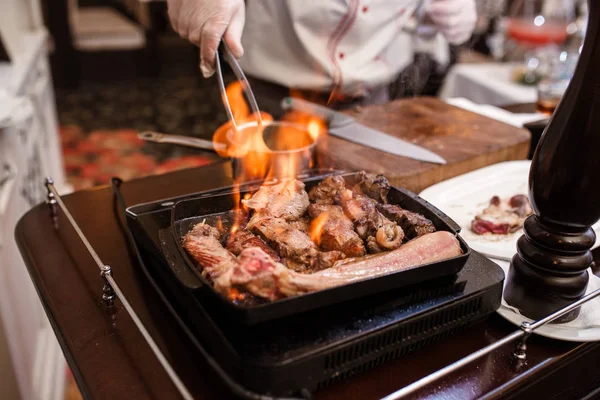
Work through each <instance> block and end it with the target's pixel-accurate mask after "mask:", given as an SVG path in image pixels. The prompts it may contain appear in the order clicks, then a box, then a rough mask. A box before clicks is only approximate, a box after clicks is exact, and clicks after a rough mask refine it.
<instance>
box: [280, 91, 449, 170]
mask: <svg viewBox="0 0 600 400" xmlns="http://www.w3.org/2000/svg"><path fill="white" fill-rule="evenodd" d="M281 107H282V108H283V109H284V110H297V111H302V112H305V113H307V114H312V115H315V116H317V117H319V118H321V119H323V120H325V121H326V122H327V123H328V124H329V133H330V134H331V135H333V136H337V137H340V138H342V139H346V140H348V141H350V142H354V143H357V144H361V145H363V146H366V147H370V148H372V149H376V150H380V151H383V152H386V153H390V154H394V155H397V156H402V157H408V158H412V159H415V160H419V161H426V162H430V163H435V164H446V160H445V159H444V158H442V157H440V156H439V155H438V154H436V153H434V152H432V151H430V150H427V149H426V148H424V147H421V146H419V145H416V144H414V143H410V142H407V141H406V140H402V139H400V138H397V137H394V136H391V135H388V134H387V133H383V132H381V131H378V130H376V129H373V128H369V127H367V126H365V125H363V124H361V123H358V122H357V121H356V120H355V119H354V118H352V117H351V116H349V115H346V114H343V113H340V112H337V111H334V110H332V109H330V108H327V107H323V106H320V105H318V104H314V103H311V102H309V101H306V100H302V99H297V98H292V97H286V98H284V99H283V101H282V103H281Z"/></svg>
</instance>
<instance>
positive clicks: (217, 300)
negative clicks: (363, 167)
mask: <svg viewBox="0 0 600 400" xmlns="http://www.w3.org/2000/svg"><path fill="white" fill-rule="evenodd" d="M342 176H343V177H344V179H346V181H347V183H348V185H352V184H353V182H354V181H356V179H357V175H356V174H345V175H342ZM322 179H323V178H318V179H307V180H305V181H304V182H305V184H306V189H307V190H310V188H311V187H312V186H315V185H317V184H318V183H319V182H320V181H321V180H322ZM246 193H252V191H244V190H242V191H241V193H240V196H242V197H243V196H244V194H246ZM388 200H389V203H391V204H397V205H399V206H401V207H402V208H404V209H406V210H409V211H414V212H418V213H420V214H423V215H424V216H425V217H427V218H429V219H430V220H431V221H432V222H433V224H434V225H435V227H436V229H437V230H443V231H449V232H452V233H454V234H455V235H457V237H458V240H459V241H460V244H461V248H462V250H463V254H462V255H460V256H457V257H453V258H450V259H447V260H443V261H439V262H435V263H430V264H425V265H420V266H416V267H412V268H407V269H404V270H401V271H398V272H394V273H390V274H387V275H384V276H379V277H374V278H370V279H366V280H363V281H359V282H354V283H351V284H348V285H344V286H339V287H335V288H331V289H327V290H322V291H318V292H313V293H307V294H303V295H300V296H295V297H289V298H285V299H281V300H277V301H273V302H264V301H256V302H250V303H233V302H231V301H230V300H229V299H226V298H225V297H223V296H222V295H220V294H219V293H217V292H216V291H215V290H214V288H213V287H212V285H211V283H210V282H208V281H207V280H206V279H205V278H204V277H202V276H201V274H200V270H201V268H198V265H197V264H196V262H195V260H192V259H191V257H189V256H188V254H187V252H186V251H185V250H184V249H183V248H182V246H181V238H182V237H183V236H184V235H185V234H186V233H187V232H188V231H189V230H190V229H191V228H192V227H193V226H194V225H195V224H197V223H199V222H202V221H203V220H204V219H207V218H210V217H211V216H214V214H218V213H223V212H227V211H230V210H232V209H233V208H234V203H233V202H234V198H233V196H232V195H231V193H221V194H217V195H212V196H202V197H198V198H191V199H190V198H188V199H185V200H182V201H179V202H177V203H175V204H174V205H173V207H172V210H171V226H170V231H171V232H170V233H171V236H172V239H171V241H170V242H171V243H170V244H168V248H170V249H171V254H169V255H168V256H169V257H171V258H173V259H179V260H178V261H174V262H171V263H170V264H171V265H172V266H173V265H178V268H185V269H186V271H179V270H178V271H174V272H175V275H176V276H177V277H178V278H179V280H180V281H181V283H182V284H184V285H185V286H186V287H187V288H188V289H190V290H193V291H194V292H196V295H197V296H199V297H202V301H204V302H209V303H211V305H212V306H214V307H216V308H217V309H219V310H220V311H221V312H224V313H226V314H225V315H227V316H228V318H231V319H233V320H236V321H237V322H238V323H241V324H243V325H253V324H257V323H261V322H265V321H270V320H274V319H278V318H282V317H286V316H290V315H293V314H297V313H300V312H304V311H309V310H314V309H317V308H321V307H325V306H330V305H333V304H337V303H341V302H344V301H348V300H351V299H356V298H359V297H363V296H368V295H372V294H375V293H379V292H384V291H388V290H391V289H397V288H401V287H405V286H409V285H415V284H419V283H421V282H425V281H429V280H432V279H436V278H441V277H445V276H451V275H455V274H457V273H458V272H459V271H460V270H461V269H462V268H463V266H464V265H465V262H466V260H467V258H468V257H469V255H470V253H471V250H470V249H469V247H468V246H467V244H466V243H465V242H464V240H462V238H461V237H460V236H458V232H459V230H460V227H459V225H457V224H456V223H455V222H454V221H452V220H451V219H450V218H449V217H447V216H446V215H445V214H444V213H442V212H441V211H439V210H438V209H436V208H435V207H434V206H432V205H431V204H429V203H427V202H426V201H425V200H423V199H421V198H420V197H418V196H417V195H415V194H414V193H412V192H410V191H408V190H404V189H397V188H392V189H391V190H390V192H389V194H388ZM164 236H165V235H164V232H163V239H161V240H163V241H167V242H168V241H169V240H168V238H166V237H164ZM166 236H168V235H166Z"/></svg>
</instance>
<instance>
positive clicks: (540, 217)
mask: <svg viewBox="0 0 600 400" xmlns="http://www.w3.org/2000/svg"><path fill="white" fill-rule="evenodd" d="M588 4H589V21H588V28H587V33H586V38H585V41H584V45H583V50H582V52H581V55H580V58H579V62H578V64H577V68H576V70H575V74H574V75H573V78H572V79H571V82H570V84H569V87H568V89H567V91H566V92H565V94H564V96H563V98H562V100H561V102H560V104H559V105H558V108H557V109H556V111H555V112H554V115H553V117H552V119H551V121H550V123H549V125H548V127H547V128H546V130H545V131H544V133H543V135H542V138H541V140H540V143H539V145H538V148H537V149H536V151H535V154H534V157H533V161H532V163H531V170H530V172H529V198H530V200H531V204H532V207H533V211H534V215H532V216H530V217H529V218H528V219H527V220H526V221H525V227H524V231H525V234H524V235H523V236H521V238H520V239H519V241H518V244H517V254H515V256H514V257H513V259H512V264H511V266H510V269H509V272H508V276H507V278H506V279H507V283H506V288H505V292H504V299H505V300H506V302H507V303H508V304H509V305H511V306H513V307H515V308H517V309H519V310H520V312H521V313H522V314H523V315H525V316H527V317H529V318H531V319H534V320H536V319H540V318H543V317H545V316H547V315H549V314H551V313H553V312H555V311H557V310H558V309H560V308H562V307H564V306H566V305H568V304H570V303H572V302H574V301H576V300H578V299H580V298H581V297H583V296H584V294H585V290H586V288H587V284H588V279H589V277H588V273H587V269H588V268H589V267H590V266H591V265H592V262H593V258H592V253H591V251H590V248H591V247H592V245H593V244H594V242H595V239H596V235H595V234H594V231H593V230H592V229H591V228H590V227H591V226H592V225H593V224H594V223H595V222H596V221H598V219H600V1H598V0H588ZM578 315H579V309H576V310H574V311H572V312H570V313H569V314H567V315H565V316H564V317H562V318H560V319H559V320H557V321H556V322H557V323H564V322H568V321H572V320H573V319H575V318H576V317H577V316H578Z"/></svg>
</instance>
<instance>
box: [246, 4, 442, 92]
mask: <svg viewBox="0 0 600 400" xmlns="http://www.w3.org/2000/svg"><path fill="white" fill-rule="evenodd" d="M419 3H420V1H419V0H248V1H247V3H246V25H245V27H244V32H243V35H242V44H243V46H244V56H243V57H242V58H241V59H240V63H241V65H242V68H243V69H244V70H245V71H246V73H248V74H249V75H251V76H254V77H256V78H260V79H264V80H267V81H271V82H274V83H277V84H280V85H283V86H286V87H290V88H297V89H310V90H316V91H322V92H329V91H332V90H336V91H337V92H338V93H341V94H343V95H346V96H352V97H360V96H367V95H369V94H370V93H371V92H372V91H373V90H374V89H376V88H380V87H381V86H382V85H386V84H388V83H390V82H391V81H392V80H393V79H394V78H395V77H396V76H397V75H398V74H399V73H400V72H401V71H402V70H403V69H404V68H405V67H406V66H408V65H409V64H410V63H411V62H412V60H413V55H414V52H415V51H416V50H417V48H419V49H420V50H422V51H426V52H430V53H432V54H433V55H434V56H435V58H436V59H437V60H438V62H441V63H447V59H448V46H447V43H446V42H445V41H444V40H443V38H442V37H441V35H439V34H434V35H433V39H431V40H423V38H419V40H415V36H418V35H415V34H414V33H410V32H407V30H408V31H410V30H411V28H410V26H411V24H412V25H413V26H412V30H413V31H414V28H415V27H414V24H415V20H414V16H413V15H414V14H415V9H416V8H417V6H418V5H419ZM407 27H408V28H409V29H407Z"/></svg>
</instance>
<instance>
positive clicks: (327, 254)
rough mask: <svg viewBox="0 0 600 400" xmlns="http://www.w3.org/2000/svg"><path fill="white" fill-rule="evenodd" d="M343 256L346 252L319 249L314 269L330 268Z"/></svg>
mask: <svg viewBox="0 0 600 400" xmlns="http://www.w3.org/2000/svg"><path fill="white" fill-rule="evenodd" d="M361 244H362V243H361ZM344 258H346V254H344V253H343V252H341V251H337V250H332V251H320V252H319V254H318V255H317V268H315V269H314V271H320V270H323V269H327V268H331V267H333V266H334V265H335V263H336V262H338V261H340V260H343V259H344Z"/></svg>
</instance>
